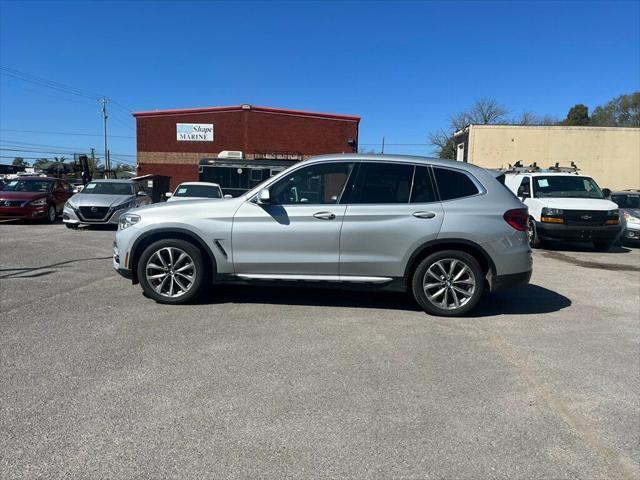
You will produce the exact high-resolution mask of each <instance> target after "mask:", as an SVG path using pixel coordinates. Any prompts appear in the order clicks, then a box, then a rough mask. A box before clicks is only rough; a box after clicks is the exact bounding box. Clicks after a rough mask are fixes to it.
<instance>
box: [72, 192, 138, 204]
mask: <svg viewBox="0 0 640 480" xmlns="http://www.w3.org/2000/svg"><path fill="white" fill-rule="evenodd" d="M133 199H135V196H133V195H103V194H100V193H93V194H92V193H78V194H76V195H74V196H73V197H71V198H70V199H69V202H70V203H71V204H72V205H74V206H75V207H115V206H116V205H121V204H123V203H126V202H130V201H131V200H133Z"/></svg>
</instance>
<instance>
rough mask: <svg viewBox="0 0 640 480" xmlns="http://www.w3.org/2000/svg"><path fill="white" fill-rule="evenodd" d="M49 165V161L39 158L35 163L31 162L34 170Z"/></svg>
mask: <svg viewBox="0 0 640 480" xmlns="http://www.w3.org/2000/svg"><path fill="white" fill-rule="evenodd" d="M48 164H49V160H47V159H46V158H39V159H37V160H36V161H35V162H33V166H34V168H43V167H46V166H47V165H48Z"/></svg>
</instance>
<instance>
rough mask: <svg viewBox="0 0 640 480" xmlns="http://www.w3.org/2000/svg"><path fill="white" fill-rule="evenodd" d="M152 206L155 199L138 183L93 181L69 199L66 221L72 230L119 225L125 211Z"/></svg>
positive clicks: (64, 218) (63, 215)
mask: <svg viewBox="0 0 640 480" xmlns="http://www.w3.org/2000/svg"><path fill="white" fill-rule="evenodd" d="M149 203H151V197H149V195H147V193H146V192H145V190H144V188H142V186H141V185H140V184H139V183H138V182H134V181H131V180H93V181H92V182H89V183H87V185H86V186H85V187H84V188H83V189H82V190H81V191H80V192H78V193H76V194H75V195H74V196H72V197H71V198H70V199H69V200H67V203H65V205H64V210H63V212H62V221H63V222H64V223H65V225H66V226H67V227H68V228H78V226H79V225H83V224H84V225H96V224H109V223H110V224H117V223H118V220H119V219H120V215H122V213H123V212H126V211H127V210H129V209H130V208H136V207H141V206H142V205H147V204H149Z"/></svg>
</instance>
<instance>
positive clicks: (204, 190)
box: [174, 185, 222, 198]
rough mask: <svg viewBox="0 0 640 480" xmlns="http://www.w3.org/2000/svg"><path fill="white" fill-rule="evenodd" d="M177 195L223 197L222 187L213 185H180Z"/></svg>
mask: <svg viewBox="0 0 640 480" xmlns="http://www.w3.org/2000/svg"><path fill="white" fill-rule="evenodd" d="M174 196H176V197H199V198H222V195H221V192H220V188H219V187H214V186H211V185H180V186H179V187H178V188H176V193H175V195H174Z"/></svg>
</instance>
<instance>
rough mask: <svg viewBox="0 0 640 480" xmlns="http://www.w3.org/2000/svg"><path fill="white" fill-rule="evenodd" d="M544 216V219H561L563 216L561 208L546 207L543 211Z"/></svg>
mask: <svg viewBox="0 0 640 480" xmlns="http://www.w3.org/2000/svg"><path fill="white" fill-rule="evenodd" d="M542 215H543V216H544V217H561V216H562V210H561V209H559V208H547V207H544V208H543V209H542Z"/></svg>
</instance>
